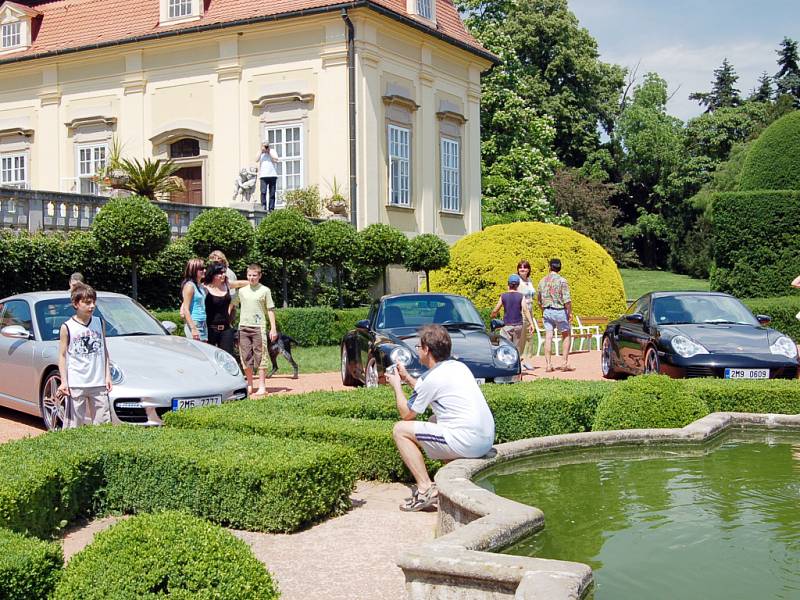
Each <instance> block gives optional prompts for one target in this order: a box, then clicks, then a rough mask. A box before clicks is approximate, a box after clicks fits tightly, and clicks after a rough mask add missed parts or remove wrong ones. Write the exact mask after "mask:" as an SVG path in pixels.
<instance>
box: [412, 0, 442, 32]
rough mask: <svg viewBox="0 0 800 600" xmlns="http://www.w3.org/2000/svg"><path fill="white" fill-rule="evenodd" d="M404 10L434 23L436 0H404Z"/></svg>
mask: <svg viewBox="0 0 800 600" xmlns="http://www.w3.org/2000/svg"><path fill="white" fill-rule="evenodd" d="M406 11H408V14H410V15H414V16H417V17H420V18H422V19H424V20H426V21H429V22H430V24H432V25H434V26H435V25H436V0H406Z"/></svg>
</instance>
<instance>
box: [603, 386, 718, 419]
mask: <svg viewBox="0 0 800 600" xmlns="http://www.w3.org/2000/svg"><path fill="white" fill-rule="evenodd" d="M707 414H708V407H707V406H706V403H705V402H703V400H701V399H700V398H698V397H697V396H694V395H692V394H691V393H690V392H689V391H688V389H687V386H686V383H685V382H683V381H677V380H675V379H670V378H669V377H667V376H666V375H643V376H640V377H633V378H631V379H629V380H628V381H625V382H623V383H618V384H616V385H615V386H614V387H613V389H612V390H611V392H610V393H609V394H608V395H607V396H606V397H605V398H603V399H602V400H601V401H600V404H599V405H598V407H597V413H596V414H595V418H594V424H593V426H592V430H593V431H610V430H613V429H650V428H665V427H683V426H684V425H688V424H689V423H691V422H692V421H696V420H697V419H700V418H702V417H705V416H706V415H707Z"/></svg>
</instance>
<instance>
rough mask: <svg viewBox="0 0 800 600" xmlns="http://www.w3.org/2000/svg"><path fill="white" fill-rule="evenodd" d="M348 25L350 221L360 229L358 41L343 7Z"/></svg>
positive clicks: (343, 16)
mask: <svg viewBox="0 0 800 600" xmlns="http://www.w3.org/2000/svg"><path fill="white" fill-rule="evenodd" d="M342 19H344V22H345V25H347V123H348V126H349V129H350V223H351V224H352V225H353V227H355V228H356V229H358V199H357V195H358V180H357V179H356V42H355V37H356V33H355V27H353V22H352V21H351V20H350V16H349V15H348V14H347V9H346V8H343V9H342Z"/></svg>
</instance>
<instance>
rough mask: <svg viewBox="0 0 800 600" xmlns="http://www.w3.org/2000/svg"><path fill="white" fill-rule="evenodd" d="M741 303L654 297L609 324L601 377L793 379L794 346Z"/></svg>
mask: <svg viewBox="0 0 800 600" xmlns="http://www.w3.org/2000/svg"><path fill="white" fill-rule="evenodd" d="M769 322H770V318H769V317H768V316H767V315H758V316H755V317H754V316H753V314H752V313H751V312H750V310H749V309H748V308H747V307H746V306H745V305H744V304H742V303H741V302H739V300H737V299H736V298H734V297H733V296H729V295H728V294H720V293H714V292H652V293H650V294H645V295H644V296H642V297H641V298H639V300H637V301H636V302H634V303H633V304H632V305H631V306H630V308H629V309H628V312H627V313H626V314H625V315H623V316H622V317H620V318H619V319H617V320H616V321H612V322H611V323H609V324H608V327H607V328H606V330H605V333H604V334H603V346H602V359H601V360H602V370H603V376H604V377H607V378H609V379H615V378H617V377H618V376H620V375H623V374H633V375H636V374H639V373H664V374H667V375H669V376H671V377H724V378H726V379H778V378H780V379H794V378H796V377H797V370H798V355H797V345H796V344H795V342H794V341H793V340H792V339H791V338H789V337H787V336H786V335H784V334H782V333H781V332H780V331H776V330H775V329H771V328H769V327H767V324H768V323H769Z"/></svg>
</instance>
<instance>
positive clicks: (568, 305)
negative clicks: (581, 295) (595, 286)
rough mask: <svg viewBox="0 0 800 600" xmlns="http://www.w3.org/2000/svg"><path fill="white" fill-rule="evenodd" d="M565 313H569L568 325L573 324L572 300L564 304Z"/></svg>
mask: <svg viewBox="0 0 800 600" xmlns="http://www.w3.org/2000/svg"><path fill="white" fill-rule="evenodd" d="M564 311H565V312H566V313H567V323H572V300H568V301H567V302H565V303H564Z"/></svg>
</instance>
